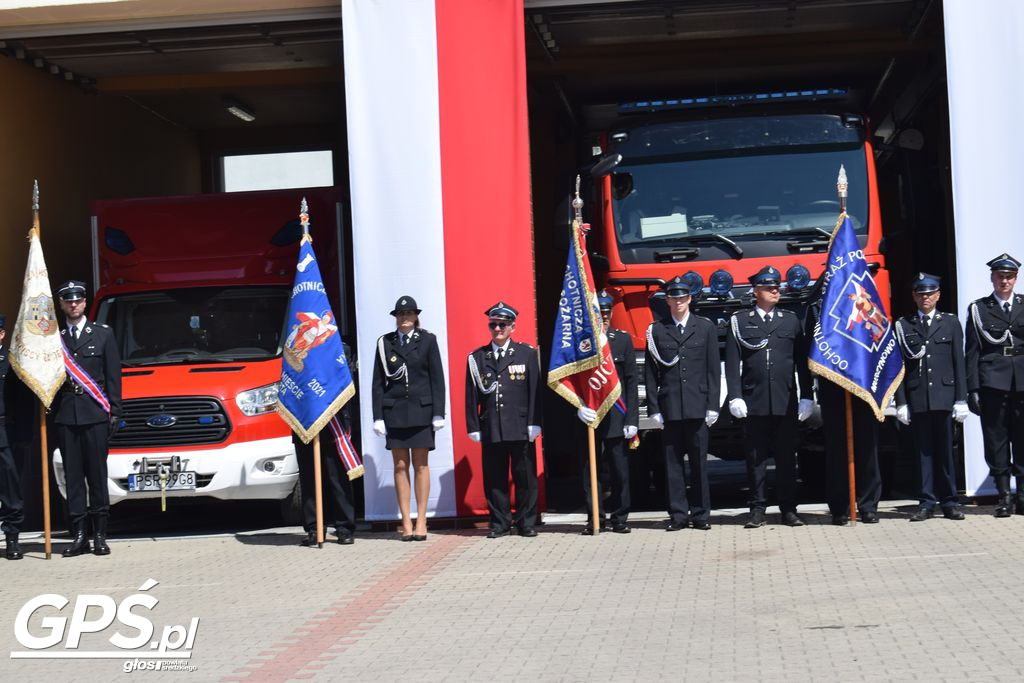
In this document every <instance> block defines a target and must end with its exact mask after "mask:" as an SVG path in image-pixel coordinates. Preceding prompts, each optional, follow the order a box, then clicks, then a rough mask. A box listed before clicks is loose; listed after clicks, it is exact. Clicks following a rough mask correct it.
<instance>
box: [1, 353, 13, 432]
mask: <svg viewBox="0 0 1024 683" xmlns="http://www.w3.org/2000/svg"><path fill="white" fill-rule="evenodd" d="M10 371H11V359H10V358H8V349H7V347H5V346H0V448H7V447H8V446H9V445H10V444H9V443H8V442H7V424H6V421H7V418H6V415H7V409H6V408H5V407H4V388H5V384H6V380H7V373H9V372H10Z"/></svg>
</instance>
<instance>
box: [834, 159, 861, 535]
mask: <svg viewBox="0 0 1024 683" xmlns="http://www.w3.org/2000/svg"><path fill="white" fill-rule="evenodd" d="M836 190H837V191H838V193H839V215H840V216H842V215H843V214H844V213H846V197H847V195H848V190H849V183H848V182H847V181H846V168H845V167H844V166H843V165H842V164H840V165H839V179H838V180H837V181H836ZM843 394H845V396H846V471H847V478H848V480H849V488H850V523H851V524H856V523H857V466H856V462H855V460H854V457H853V397H852V396H851V395H850V392H849V390H847V389H843Z"/></svg>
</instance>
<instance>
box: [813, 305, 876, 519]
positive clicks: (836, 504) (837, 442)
mask: <svg viewBox="0 0 1024 683" xmlns="http://www.w3.org/2000/svg"><path fill="white" fill-rule="evenodd" d="M820 317H821V299H820V298H819V299H818V300H817V301H816V302H815V303H814V304H813V305H812V306H811V308H810V314H809V315H808V316H807V328H806V329H807V330H808V332H807V338H808V339H813V337H814V332H813V330H814V326H815V324H816V323H817V321H818V319H819V318H820ZM817 393H818V405H819V406H820V407H821V421H822V433H823V434H824V437H825V499H826V501H827V502H828V509H829V512H830V513H831V515H832V524H834V525H835V526H845V525H846V524H847V523H849V521H850V477H849V465H848V463H847V457H848V456H847V452H846V391H845V390H844V389H843V388H842V387H840V386H838V385H837V384H835V383H834V382H830V381H828V380H827V379H824V378H821V377H819V378H817ZM850 404H851V408H852V413H853V434H854V439H853V461H854V470H855V471H854V474H855V476H856V480H857V511H858V513H859V515H860V521H861V522H863V523H865V524H877V523H878V501H879V500H880V499H881V497H882V473H881V471H880V470H879V468H878V426H879V422H878V420H877V419H876V418H875V413H874V411H872V410H871V408H870V407H869V406H868V404H867V403H865V402H864V401H861V400H860V399H855V400H851V403H850Z"/></svg>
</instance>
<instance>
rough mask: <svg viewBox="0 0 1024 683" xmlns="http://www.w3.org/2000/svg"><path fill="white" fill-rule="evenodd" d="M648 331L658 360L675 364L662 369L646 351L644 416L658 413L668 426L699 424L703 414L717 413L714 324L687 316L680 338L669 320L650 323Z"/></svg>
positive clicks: (718, 385)
mask: <svg viewBox="0 0 1024 683" xmlns="http://www.w3.org/2000/svg"><path fill="white" fill-rule="evenodd" d="M649 330H650V333H651V335H652V337H653V340H654V344H655V347H656V348H657V350H658V355H659V356H661V358H662V360H664V361H665V362H667V363H671V362H672V360H673V359H674V358H676V357H677V356H678V357H679V362H678V363H676V364H675V365H673V366H671V367H665V366H664V365H662V364H661V363H659V362H658V361H657V360H656V359H655V358H654V356H653V355H652V354H651V349H650V348H648V349H647V358H646V361H645V363H644V378H645V382H646V386H647V414H648V415H654V414H655V413H661V416H662V418H663V419H664V420H665V421H666V422H669V421H672V420H696V419H701V420H703V419H704V417H705V415H706V413H707V411H709V410H713V411H715V412H718V410H719V408H720V407H721V406H720V405H719V400H720V397H721V357H720V355H719V353H718V332H717V331H716V329H715V325H714V323H712V322H711V321H710V320H708V319H707V318H702V317H700V316H699V315H694V314H693V312H691V313H690V318H689V320H687V322H686V329H685V330H684V332H683V334H682V335H681V336H680V334H679V330H678V329H677V328H676V324H675V321H674V320H673V319H672V318H671V317H670V318H668V319H667V320H660V321H656V322H653V323H651V327H650V328H649Z"/></svg>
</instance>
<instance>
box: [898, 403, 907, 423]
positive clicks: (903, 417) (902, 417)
mask: <svg viewBox="0 0 1024 683" xmlns="http://www.w3.org/2000/svg"><path fill="white" fill-rule="evenodd" d="M896 419H897V420H899V421H900V422H902V423H903V424H905V425H908V424H910V408H909V407H908V406H897V408H896Z"/></svg>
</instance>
